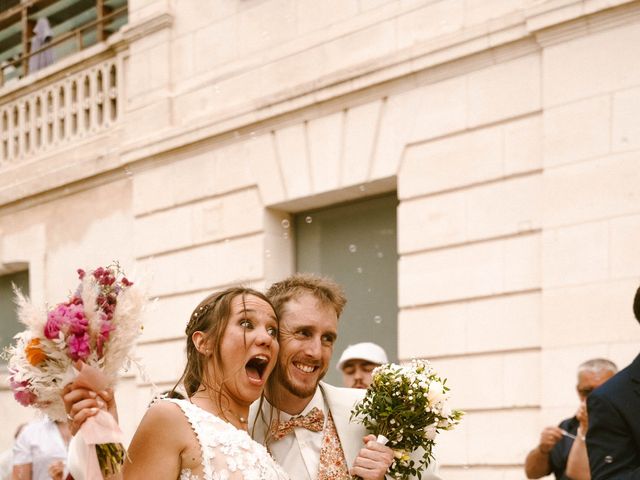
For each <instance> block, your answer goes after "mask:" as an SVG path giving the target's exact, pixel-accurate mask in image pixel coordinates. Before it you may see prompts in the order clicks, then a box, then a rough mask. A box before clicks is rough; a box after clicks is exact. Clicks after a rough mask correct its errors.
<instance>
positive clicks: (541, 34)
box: [526, 0, 640, 47]
mask: <svg viewBox="0 0 640 480" xmlns="http://www.w3.org/2000/svg"><path fill="white" fill-rule="evenodd" d="M526 17H527V20H526V23H527V31H529V32H530V33H531V34H532V35H535V37H536V40H537V42H538V43H539V44H540V45H541V46H542V47H546V46H549V45H555V44H557V43H561V42H566V41H569V40H572V39H574V38H578V37H581V36H583V35H587V34H590V33H594V32H597V31H601V30H606V29H609V28H612V27H616V26H620V25H625V24H628V23H632V22H636V21H638V19H640V2H639V1H637V0H551V1H547V2H544V3H542V4H540V5H537V6H535V7H532V8H531V9H529V10H528V11H527V15H526Z"/></svg>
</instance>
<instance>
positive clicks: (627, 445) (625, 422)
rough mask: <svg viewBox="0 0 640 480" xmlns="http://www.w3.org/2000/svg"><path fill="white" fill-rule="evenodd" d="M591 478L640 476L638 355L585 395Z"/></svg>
mask: <svg viewBox="0 0 640 480" xmlns="http://www.w3.org/2000/svg"><path fill="white" fill-rule="evenodd" d="M587 410H588V412H589V430H588V431H587V451H588V454H589V466H590V468H591V479H592V480H640V355H638V356H637V357H636V358H635V360H634V361H633V362H632V363H631V364H630V365H629V366H628V367H626V368H625V369H624V370H621V371H620V372H618V374H617V375H615V376H613V377H611V378H610V379H609V380H608V381H607V382H605V383H604V384H603V385H602V386H600V387H599V388H597V389H596V390H594V391H593V392H592V393H591V395H589V397H588V399H587Z"/></svg>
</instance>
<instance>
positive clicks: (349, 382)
mask: <svg viewBox="0 0 640 480" xmlns="http://www.w3.org/2000/svg"><path fill="white" fill-rule="evenodd" d="M388 362H389V361H388V360H387V354H386V352H385V351H384V349H383V348H382V347H381V346H380V345H377V344H375V343H371V342H362V343H356V344H355V345H349V346H348V347H347V348H346V349H345V351H344V352H342V355H341V356H340V360H339V361H338V364H337V365H336V368H337V369H338V371H339V372H341V373H342V384H343V386H345V387H349V388H367V387H368V386H369V385H371V374H372V372H373V369H374V368H376V367H379V366H380V365H382V364H383V363H388Z"/></svg>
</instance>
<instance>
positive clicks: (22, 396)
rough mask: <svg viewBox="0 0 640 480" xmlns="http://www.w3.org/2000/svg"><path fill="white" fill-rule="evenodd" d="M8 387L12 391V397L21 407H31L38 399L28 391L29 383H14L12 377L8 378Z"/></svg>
mask: <svg viewBox="0 0 640 480" xmlns="http://www.w3.org/2000/svg"><path fill="white" fill-rule="evenodd" d="M9 385H10V386H11V390H13V397H14V398H15V399H16V400H17V401H18V403H19V404H20V405H22V406H25V407H28V406H30V405H33V404H34V403H35V402H36V400H37V399H38V398H37V397H36V396H35V394H34V393H33V392H32V391H31V390H29V382H28V381H26V380H24V381H22V382H16V381H15V380H14V379H13V376H11V377H9Z"/></svg>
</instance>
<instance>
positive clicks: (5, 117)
mask: <svg viewBox="0 0 640 480" xmlns="http://www.w3.org/2000/svg"><path fill="white" fill-rule="evenodd" d="M118 68H119V63H118V58H117V57H116V56H114V57H111V58H107V59H102V60H100V62H99V63H94V64H93V65H91V66H88V67H86V68H84V69H83V70H80V71H75V72H74V73H68V74H66V75H65V76H64V77H62V78H60V76H59V75H58V76H56V77H57V79H55V80H52V76H47V77H43V78H42V79H38V80H37V81H36V82H35V83H32V84H30V85H28V86H26V87H25V88H24V90H25V93H24V94H22V95H21V94H20V92H19V91H17V92H14V95H11V98H10V99H9V100H8V101H7V102H6V103H0V166H7V165H8V164H12V163H18V162H20V161H22V160H24V159H27V158H29V157H33V156H36V155H41V154H44V153H46V152H47V151H50V150H53V149H57V148H60V147H63V146H65V145H70V144H72V143H73V142H76V141H79V140H81V139H84V138H87V137H89V136H92V135H95V134H96V133H99V132H102V131H105V130H106V129H109V128H111V127H112V126H113V125H114V124H115V123H116V122H117V121H118V117H119V111H120V105H119V100H120V98H121V95H119V90H120V85H119V83H120V82H119V72H118ZM16 94H17V95H16ZM7 97H9V95H7ZM0 102H2V100H1V99H0Z"/></svg>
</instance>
